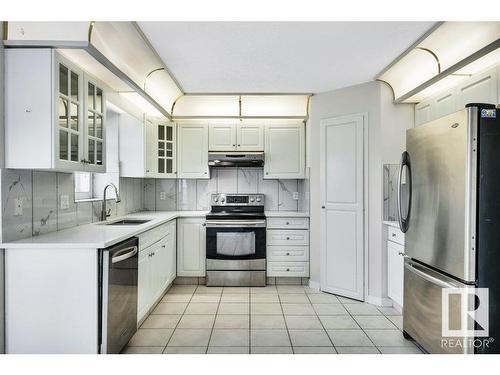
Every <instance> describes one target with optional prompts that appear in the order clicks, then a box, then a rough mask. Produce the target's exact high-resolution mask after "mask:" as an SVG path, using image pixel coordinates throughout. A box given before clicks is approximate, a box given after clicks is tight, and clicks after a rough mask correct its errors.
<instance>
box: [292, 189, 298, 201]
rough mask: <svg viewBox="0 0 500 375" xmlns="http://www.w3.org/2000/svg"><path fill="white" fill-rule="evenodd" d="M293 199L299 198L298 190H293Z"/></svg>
mask: <svg viewBox="0 0 500 375" xmlns="http://www.w3.org/2000/svg"><path fill="white" fill-rule="evenodd" d="M293 199H295V200H296V201H298V200H299V192H298V191H294V192H293Z"/></svg>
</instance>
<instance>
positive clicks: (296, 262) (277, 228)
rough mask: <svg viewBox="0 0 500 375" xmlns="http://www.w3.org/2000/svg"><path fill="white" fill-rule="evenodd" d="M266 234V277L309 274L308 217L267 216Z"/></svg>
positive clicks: (304, 275) (305, 275)
mask: <svg viewBox="0 0 500 375" xmlns="http://www.w3.org/2000/svg"><path fill="white" fill-rule="evenodd" d="M290 228H296V229H290ZM266 235H267V236H266V237H267V238H266V242H267V276H268V277H308V276H309V219H308V218H293V217H286V216H284V217H273V218H268V219H267V232H266Z"/></svg>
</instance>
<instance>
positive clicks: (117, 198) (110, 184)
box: [101, 182, 121, 221]
mask: <svg viewBox="0 0 500 375" xmlns="http://www.w3.org/2000/svg"><path fill="white" fill-rule="evenodd" d="M110 186H112V187H113V189H115V195H116V198H115V202H116V203H120V201H121V199H120V194H118V188H117V187H116V185H115V184H113V183H112V182H110V183H109V184H107V185H106V187H105V188H104V196H103V199H102V211H101V221H106V218H108V217H110V216H111V214H108V212H107V210H106V191H107V190H108V188H109V187H110Z"/></svg>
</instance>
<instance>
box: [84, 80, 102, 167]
mask: <svg viewBox="0 0 500 375" xmlns="http://www.w3.org/2000/svg"><path fill="white" fill-rule="evenodd" d="M84 78H85V79H84V97H85V101H84V106H83V113H84V120H85V138H84V147H83V150H84V153H85V155H84V162H85V164H86V167H85V170H86V171H88V172H100V173H104V172H106V131H105V124H106V93H105V91H104V90H103V88H102V87H103V84H102V83H101V82H99V81H98V80H97V79H95V78H93V77H91V76H89V75H88V74H85V75H84Z"/></svg>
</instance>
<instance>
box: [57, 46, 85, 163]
mask: <svg viewBox="0 0 500 375" xmlns="http://www.w3.org/2000/svg"><path fill="white" fill-rule="evenodd" d="M56 57H57V58H56V59H55V61H56V66H55V69H56V72H55V73H56V74H55V84H56V85H55V86H56V100H55V105H56V108H55V109H56V114H57V115H56V124H55V125H56V126H55V138H56V142H55V145H56V149H55V160H56V165H57V167H58V168H62V169H72V170H83V169H84V168H85V165H84V163H82V154H83V153H82V144H83V134H84V125H83V121H82V117H83V116H82V115H83V108H82V107H83V101H84V100H83V87H82V86H83V72H82V71H81V70H80V69H78V68H76V67H75V66H74V65H72V64H71V63H70V62H69V61H67V60H65V59H64V58H62V57H61V56H59V55H56Z"/></svg>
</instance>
